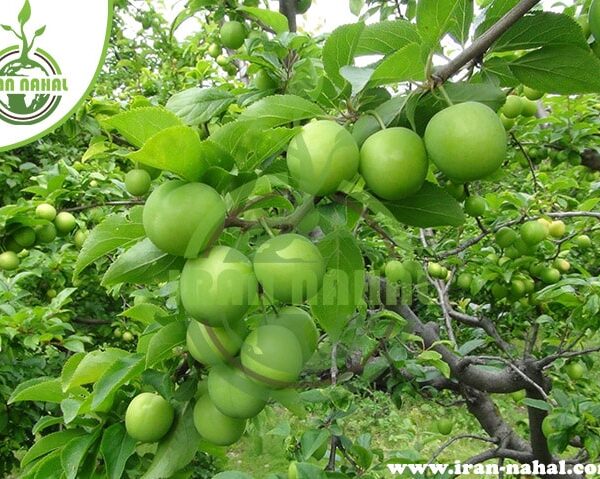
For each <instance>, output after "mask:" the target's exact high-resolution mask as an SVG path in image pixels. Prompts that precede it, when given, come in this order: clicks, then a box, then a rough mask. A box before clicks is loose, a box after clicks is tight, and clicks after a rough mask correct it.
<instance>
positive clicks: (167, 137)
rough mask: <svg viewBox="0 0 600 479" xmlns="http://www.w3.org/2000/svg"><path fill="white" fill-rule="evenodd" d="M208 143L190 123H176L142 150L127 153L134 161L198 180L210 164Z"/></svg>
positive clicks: (157, 135) (152, 138)
mask: <svg viewBox="0 0 600 479" xmlns="http://www.w3.org/2000/svg"><path fill="white" fill-rule="evenodd" d="M207 148H208V147H207V145H204V143H203V142H202V141H200V137H199V136H198V132H197V131H196V130H194V129H193V128H190V127H189V126H173V127H171V128H167V129H165V130H162V131H160V132H158V133H157V134H156V135H154V136H152V137H151V138H150V139H148V141H146V143H145V144H144V146H143V147H142V149H141V150H138V151H136V152H133V153H130V154H129V155H127V156H128V157H129V158H130V159H131V160H133V161H138V162H140V163H142V164H144V165H148V166H152V167H154V168H158V169H160V170H166V171H170V172H172V173H175V174H176V175H179V176H181V177H182V178H184V179H186V180H189V181H198V180H199V179H200V178H201V177H202V175H203V174H204V172H205V171H206V169H207V168H208V166H209V163H208V161H207V159H206V158H205V156H206V153H207Z"/></svg>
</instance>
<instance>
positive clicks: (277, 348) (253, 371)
mask: <svg viewBox="0 0 600 479" xmlns="http://www.w3.org/2000/svg"><path fill="white" fill-rule="evenodd" d="M240 357H241V360H242V366H243V368H244V372H245V373H246V374H247V375H248V376H249V377H250V378H251V379H253V380H254V381H257V382H259V383H262V384H265V385H266V386H268V387H270V388H273V389H278V388H283V387H287V386H289V385H291V384H292V383H294V382H295V381H296V380H297V379H298V376H299V375H300V372H301V371H302V365H303V357H302V348H301V346H300V343H299V342H298V339H296V336H295V335H294V333H292V332H291V331H290V330H289V329H287V328H284V327H283V326H274V325H266V326H260V327H258V328H257V329H255V330H254V331H252V332H251V333H250V334H249V335H248V337H247V338H246V340H245V341H244V344H243V345H242V351H241V353H240Z"/></svg>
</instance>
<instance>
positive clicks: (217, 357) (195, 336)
mask: <svg viewBox="0 0 600 479" xmlns="http://www.w3.org/2000/svg"><path fill="white" fill-rule="evenodd" d="M245 335H246V330H245V329H244V327H243V325H237V326H236V328H235V329H232V328H230V327H228V328H211V327H210V326H205V325H204V324H201V323H199V322H198V321H195V320H192V321H190V324H189V325H188V329H187V335H186V345H187V349H188V351H189V353H190V354H191V355H192V357H193V358H194V359H195V360H196V361H198V362H199V363H201V364H204V365H206V366H213V365H215V364H221V363H233V358H234V356H236V355H237V353H238V352H239V350H240V348H241V346H242V343H243V342H244V337H245Z"/></svg>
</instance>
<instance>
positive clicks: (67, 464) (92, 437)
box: [60, 426, 102, 479]
mask: <svg viewBox="0 0 600 479" xmlns="http://www.w3.org/2000/svg"><path fill="white" fill-rule="evenodd" d="M101 430H102V428H101V427H100V426H99V427H97V428H96V430H95V431H94V433H92V434H89V433H88V434H86V435H85V436H82V437H76V438H74V439H71V440H70V441H69V442H68V443H67V444H66V445H65V447H64V448H63V450H62V452H61V454H60V460H61V463H62V467H63V471H64V472H65V474H66V479H76V478H77V472H78V471H79V467H80V466H81V463H82V462H83V461H84V459H85V456H86V454H87V452H88V450H89V449H90V447H92V445H93V444H94V442H96V441H97V440H98V437H99V436H100V431H101Z"/></svg>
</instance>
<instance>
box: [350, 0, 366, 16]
mask: <svg viewBox="0 0 600 479" xmlns="http://www.w3.org/2000/svg"><path fill="white" fill-rule="evenodd" d="M364 6H365V0H350V12H352V15H354V16H355V17H358V16H359V15H360V11H361V10H362V8H363V7H364Z"/></svg>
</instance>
